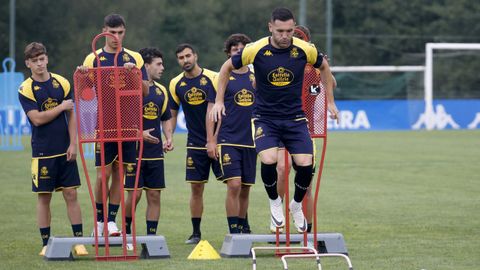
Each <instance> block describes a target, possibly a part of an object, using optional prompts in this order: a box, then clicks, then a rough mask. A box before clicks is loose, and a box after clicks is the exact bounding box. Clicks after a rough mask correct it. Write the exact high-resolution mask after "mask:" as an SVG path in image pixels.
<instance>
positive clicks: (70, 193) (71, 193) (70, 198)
mask: <svg viewBox="0 0 480 270" xmlns="http://www.w3.org/2000/svg"><path fill="white" fill-rule="evenodd" d="M63 198H65V201H67V202H75V201H76V200H77V190H76V189H64V190H63Z"/></svg>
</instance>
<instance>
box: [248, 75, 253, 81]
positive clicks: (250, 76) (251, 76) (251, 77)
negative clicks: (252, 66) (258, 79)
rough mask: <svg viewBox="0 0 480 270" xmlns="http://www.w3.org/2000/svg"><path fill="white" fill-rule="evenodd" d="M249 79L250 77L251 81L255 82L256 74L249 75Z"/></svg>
mask: <svg viewBox="0 0 480 270" xmlns="http://www.w3.org/2000/svg"><path fill="white" fill-rule="evenodd" d="M248 79H249V80H250V81H251V82H254V81H255V75H253V74H250V75H248Z"/></svg>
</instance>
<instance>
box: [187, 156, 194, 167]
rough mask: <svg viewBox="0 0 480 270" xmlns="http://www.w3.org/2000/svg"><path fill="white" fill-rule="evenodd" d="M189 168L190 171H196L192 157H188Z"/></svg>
mask: <svg viewBox="0 0 480 270" xmlns="http://www.w3.org/2000/svg"><path fill="white" fill-rule="evenodd" d="M187 168H188V169H195V167H193V158H192V157H187Z"/></svg>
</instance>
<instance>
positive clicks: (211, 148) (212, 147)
mask: <svg viewBox="0 0 480 270" xmlns="http://www.w3.org/2000/svg"><path fill="white" fill-rule="evenodd" d="M207 154H208V157H209V158H211V159H215V160H218V150H217V143H215V142H209V143H207Z"/></svg>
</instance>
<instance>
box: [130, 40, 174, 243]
mask: <svg viewBox="0 0 480 270" xmlns="http://www.w3.org/2000/svg"><path fill="white" fill-rule="evenodd" d="M139 53H140V54H141V55H142V58H143V61H144V63H145V69H146V70H147V75H148V81H149V83H150V89H149V93H148V95H147V96H146V97H144V98H143V109H142V111H143V140H144V144H143V155H142V164H141V166H140V176H139V180H138V188H139V189H140V190H139V191H138V192H137V196H136V200H135V201H136V202H135V203H136V204H138V202H139V200H140V198H141V196H142V189H143V190H145V195H146V196H147V210H146V223H147V235H155V234H156V232H157V227H158V219H159V218H160V192H161V190H162V189H164V188H165V170H164V163H163V159H164V156H163V151H171V150H173V142H172V128H171V125H170V122H169V121H168V120H169V119H170V118H171V117H172V116H171V113H170V109H169V107H168V92H167V89H166V88H165V87H164V86H163V85H161V84H159V83H157V82H156V80H159V79H160V77H161V76H162V73H163V71H164V69H165V68H164V66H163V54H162V53H161V52H160V50H159V49H158V48H144V49H141V50H140V51H139ZM162 131H163V135H164V136H165V141H164V142H163V143H162ZM136 171H137V168H136V166H135V165H128V166H127V173H126V179H125V190H127V191H128V198H127V201H126V204H125V213H126V214H125V217H126V218H125V220H126V233H127V234H130V233H131V223H132V199H133V189H134V187H135V175H136ZM128 247H131V246H130V245H129V246H128Z"/></svg>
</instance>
